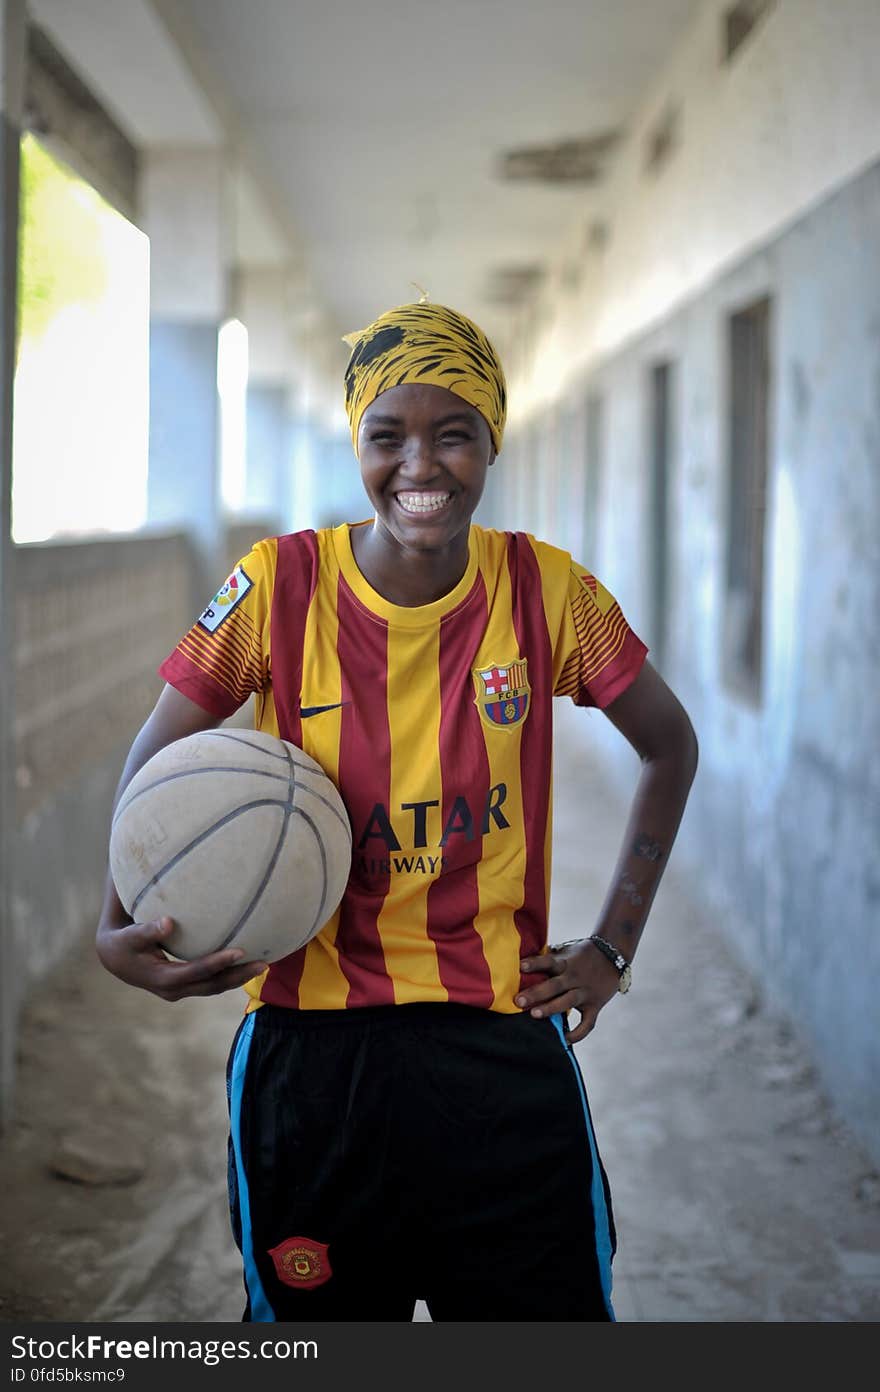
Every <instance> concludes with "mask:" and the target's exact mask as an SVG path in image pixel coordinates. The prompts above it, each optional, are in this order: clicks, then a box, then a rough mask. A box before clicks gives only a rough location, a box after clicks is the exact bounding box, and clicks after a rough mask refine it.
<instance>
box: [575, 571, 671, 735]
mask: <svg viewBox="0 0 880 1392" xmlns="http://www.w3.org/2000/svg"><path fill="white" fill-rule="evenodd" d="M647 653H648V649H647V647H646V646H645V644H644V643H643V642H642V640H641V638H639V637H637V636H636V634H635V633H634V632H633V630H632V629H631V628H630V626H629V624H628V623H627V621H626V619H625V618H624V617H623V613H622V612H621V608H620V605H619V604H618V603H617V600H616V599H615V598H614V596H613V594H611V593H610V592H609V591H608V590H606V589H605V586H604V585H603V584H602V583H601V581H599V580H597V579H596V577H595V575H592V574H591V573H590V572H589V571H588V570H585V569H584V567H583V566H581V565H578V564H577V562H575V561H572V563H571V568H570V570H569V575H568V602H567V604H566V606H565V612H564V615H563V622H562V625H561V628H560V631H559V637H558V641H557V644H556V648H555V651H554V654H553V657H554V661H553V677H554V687H553V694H554V696H570V697H571V699H572V700H573V701H574V703H575V705H576V706H599V707H600V709H604V707H605V706H608V705H610V704H611V702H612V701H614V700H616V698H617V697H618V696H620V695H622V693H623V692H624V691H626V688H627V687H628V686H629V685H630V683H631V682H633V681H634V680H635V678H636V677H637V676H638V674H639V672H640V671H641V668H642V664H643V663H644V661H645V658H646V656H647Z"/></svg>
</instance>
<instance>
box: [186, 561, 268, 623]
mask: <svg viewBox="0 0 880 1392" xmlns="http://www.w3.org/2000/svg"><path fill="white" fill-rule="evenodd" d="M253 583H254V582H253V580H251V578H250V576H249V575H248V574H246V572H245V570H244V569H243V567H242V566H240V565H237V566H236V567H235V570H234V571H233V572H232V574H231V575H230V577H229V579H228V580H227V581H226V583H225V584H224V585H221V586H220V588H219V590H218V591H217V593H216V594H215V596H214V598H213V599H212V600H211V603H210V604H209V605H208V607H207V609H204V610H203V611H202V613H201V614H200V615H199V619H198V622H199V625H200V627H201V628H206V629H207V630H208V632H209V633H214V632H216V630H217V629H218V628H219V627H220V625H221V624H222V622H223V620H224V619H228V618H229V615H230V614H231V613H232V611H233V609H234V608H235V606H236V605H237V604H240V603H241V601H242V600H243V599H244V597H245V595H246V594H247V592H248V590H249V589H250V588H251V586H252V585H253Z"/></svg>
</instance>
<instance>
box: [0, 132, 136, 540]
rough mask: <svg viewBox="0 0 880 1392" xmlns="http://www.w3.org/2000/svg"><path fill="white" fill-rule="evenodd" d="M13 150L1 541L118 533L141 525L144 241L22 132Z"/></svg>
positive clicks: (122, 218) (106, 205)
mask: <svg viewBox="0 0 880 1392" xmlns="http://www.w3.org/2000/svg"><path fill="white" fill-rule="evenodd" d="M21 153H22V220H21V239H20V269H19V287H20V306H21V308H20V321H19V339H18V353H17V362H16V375H15V399H14V415H13V480H12V532H13V537H14V540H15V541H17V542H26V541H44V540H46V539H48V538H49V537H63V536H84V535H91V534H95V533H106V532H119V531H128V530H131V529H134V528H137V527H140V526H142V525H143V523H144V521H145V518H146V503H147V440H148V429H149V366H148V350H149V240H148V238H147V237H146V236H145V235H144V234H143V233H142V232H140V231H138V229H137V228H136V227H134V226H133V225H132V224H131V223H130V222H128V221H127V220H126V219H125V218H124V217H123V216H122V215H121V214H120V213H118V212H116V210H115V209H113V208H111V206H110V205H109V204H108V203H106V202H105V200H104V199H103V198H102V197H101V196H100V195H99V194H98V193H96V192H95V190H94V189H93V188H91V186H90V185H88V184H86V183H85V182H84V181H83V180H82V179H80V178H79V177H78V176H77V175H76V174H74V173H72V172H71V170H69V169H68V168H66V167H65V166H64V165H63V164H61V163H60V162H59V161H58V160H56V159H55V158H54V157H53V156H52V155H51V154H50V153H49V152H48V151H47V150H46V149H45V148H44V147H43V146H41V145H40V144H39V143H38V142H37V141H36V140H35V139H34V138H33V137H32V136H30V135H28V136H26V137H25V138H24V140H23V141H22V152H21Z"/></svg>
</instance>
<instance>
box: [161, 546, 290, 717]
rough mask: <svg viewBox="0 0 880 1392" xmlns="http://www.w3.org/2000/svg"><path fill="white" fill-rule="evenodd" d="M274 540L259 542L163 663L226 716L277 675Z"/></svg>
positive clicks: (165, 673)
mask: <svg viewBox="0 0 880 1392" xmlns="http://www.w3.org/2000/svg"><path fill="white" fill-rule="evenodd" d="M274 546H275V543H274V541H261V542H258V543H257V545H256V546H255V547H254V549H253V550H252V551H250V552H249V553H248V555H247V556H245V557H244V558H243V559H242V560H240V561H239V562H238V564H237V565H236V566H235V568H234V569H233V571H232V574H231V575H229V576H228V577H227V579H226V581H225V582H224V584H223V585H221V586H220V589H219V590H218V591H217V593H216V594H215V596H214V598H213V599H212V600H211V602H210V604H209V605H208V606H207V607H206V608H205V609H204V610H203V611H202V613H201V614H200V615H199V617H198V619H197V620H196V622H195V623H194V624H193V626H192V628H191V629H190V630H189V632H188V633H185V634H184V636H183V637H182V638H181V640H180V642H179V643H178V644H177V647H176V648H175V649H174V651H173V652H171V653H169V655H168V657H166V658H165V661H164V662H163V663H162V664H161V666H160V667H159V676H160V677H162V678H164V680H165V681H166V682H168V683H169V685H170V686H173V687H176V689H177V690H178V691H180V692H181V693H182V694H183V695H184V696H188V697H189V699H190V700H191V701H195V703H196V705H199V706H202V707H203V709H204V710H206V711H209V712H210V713H211V714H212V715H215V716H217V717H218V718H219V719H221V720H225V719H226V718H227V717H228V716H230V715H232V714H233V713H234V712H235V711H237V710H238V708H239V706H241V705H243V704H244V702H245V701H246V700H247V699H248V697H249V696H250V695H251V693H252V692H255V691H263V690H265V689H266V687H267V686H268V685H269V683H270V680H271V672H270V647H269V619H270V614H271V606H272V591H273V587H274V578H275V566H274V563H273V561H274V550H273V548H274Z"/></svg>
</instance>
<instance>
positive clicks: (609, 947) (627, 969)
mask: <svg viewBox="0 0 880 1392" xmlns="http://www.w3.org/2000/svg"><path fill="white" fill-rule="evenodd" d="M589 941H590V942H591V943H592V944H593V946H594V947H598V949H599V951H600V952H601V953H602V956H603V957H607V958H608V961H609V962H610V963H611V965H612V966H613V967H616V968H617V974H618V976H619V977H620V980H619V982H618V983H617V989H618V991H620V992H621V993H622V994H623V995H626V992H627V991H628V990H629V988H630V986H631V985H632V967H631V966H630V964H629V962H628V961H627V960H626V958H625V957H624V955H623V953H622V952H621V950H620V948H619V947H615V946H614V944H613V943H610V942H606V941H605V939H604V938H600V937H599V936H598V935H597V934H596V933H593V934H592V935H591V937H590V939H589Z"/></svg>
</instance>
